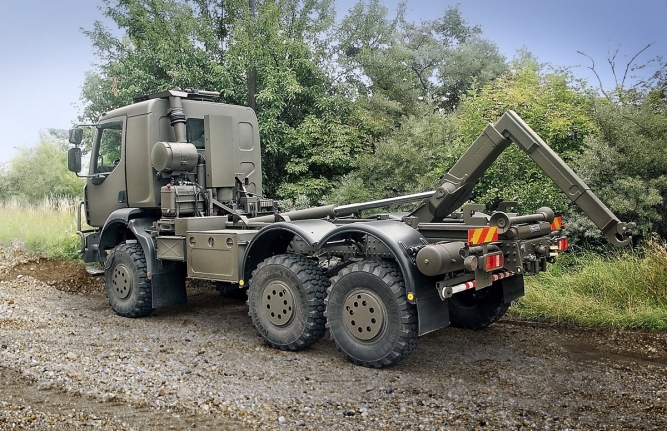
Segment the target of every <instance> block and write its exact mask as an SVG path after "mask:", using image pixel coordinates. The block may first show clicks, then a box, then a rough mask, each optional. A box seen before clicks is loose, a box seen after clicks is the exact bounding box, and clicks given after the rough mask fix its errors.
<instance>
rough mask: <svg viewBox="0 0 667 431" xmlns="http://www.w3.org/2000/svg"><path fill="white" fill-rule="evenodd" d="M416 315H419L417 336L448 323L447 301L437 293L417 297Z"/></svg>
mask: <svg viewBox="0 0 667 431" xmlns="http://www.w3.org/2000/svg"><path fill="white" fill-rule="evenodd" d="M415 303H416V304H417V315H418V316H419V336H420V337H421V336H422V335H424V334H428V333H429V332H433V331H435V330H436V329H440V328H444V327H445V326H448V325H449V303H448V302H447V300H444V301H443V300H441V299H440V296H439V295H437V294H436V295H432V296H431V297H427V298H417V300H416V301H415Z"/></svg>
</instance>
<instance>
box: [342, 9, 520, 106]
mask: <svg viewBox="0 0 667 431" xmlns="http://www.w3.org/2000/svg"><path fill="white" fill-rule="evenodd" d="M336 55H337V58H338V62H339V65H340V68H341V70H342V71H343V72H342V75H343V77H344V79H345V81H346V82H348V83H349V84H350V85H352V86H353V88H354V90H355V91H356V92H357V93H358V94H360V95H371V96H372V97H373V98H375V97H378V98H380V100H389V101H393V102H395V103H397V104H398V108H399V112H400V113H402V114H406V115H414V114H416V113H418V112H419V106H420V105H421V104H423V103H424V102H430V103H433V104H434V106H436V107H440V108H447V109H450V110H451V109H453V108H455V107H456V106H457V105H458V103H459V99H460V97H461V95H462V94H464V93H465V91H466V90H467V89H468V88H469V87H470V86H471V85H472V84H473V82H477V84H478V85H484V84H486V83H487V82H489V81H491V80H492V79H494V78H495V77H497V76H499V75H500V74H501V73H503V72H504V71H505V70H507V66H506V64H505V58H504V57H503V56H502V55H501V54H500V53H499V52H498V48H497V46H496V45H495V44H493V43H492V42H490V41H489V40H486V39H484V38H482V36H481V29H480V28H479V27H477V26H471V25H469V24H468V23H467V22H466V21H465V20H464V19H463V17H462V16H461V13H460V11H459V10H458V8H456V7H449V8H447V9H445V11H444V13H443V14H442V15H441V16H439V17H437V18H436V19H434V20H425V21H422V22H420V23H413V22H409V21H407V20H406V19H405V3H401V4H400V5H399V8H398V12H397V14H396V16H395V17H389V13H388V10H387V8H386V7H385V6H383V5H382V3H381V2H380V1H379V0H370V1H368V2H365V1H359V2H358V3H357V4H356V5H355V6H354V7H353V8H352V10H351V11H350V13H349V14H348V15H347V16H346V17H345V18H344V19H343V20H342V22H341V24H340V26H339V28H338V31H337V45H336Z"/></svg>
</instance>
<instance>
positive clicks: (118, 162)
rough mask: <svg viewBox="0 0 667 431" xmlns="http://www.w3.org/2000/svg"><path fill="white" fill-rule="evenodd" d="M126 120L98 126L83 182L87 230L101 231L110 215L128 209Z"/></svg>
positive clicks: (110, 121)
mask: <svg viewBox="0 0 667 431" xmlns="http://www.w3.org/2000/svg"><path fill="white" fill-rule="evenodd" d="M126 122H127V120H126V117H124V116H123V117H116V118H113V119H108V120H105V121H103V122H101V123H100V124H99V125H98V126H97V136H96V138H95V143H94V144H93V150H92V152H91V155H90V167H89V174H90V175H91V177H90V178H88V181H87V182H86V188H85V201H86V216H87V219H88V224H89V225H90V226H95V227H101V226H103V225H104V222H105V221H106V220H107V218H108V217H109V214H111V213H112V212H114V211H115V210H117V209H120V208H127V187H126V179H125V130H126Z"/></svg>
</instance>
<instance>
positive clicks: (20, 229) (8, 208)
mask: <svg viewBox="0 0 667 431" xmlns="http://www.w3.org/2000/svg"><path fill="white" fill-rule="evenodd" d="M76 202H77V201H75V200H74V199H72V198H70V197H45V198H43V199H42V200H41V201H40V202H36V203H32V204H30V203H26V202H22V201H20V200H18V199H17V198H10V199H8V200H6V201H4V202H1V203H0V243H2V244H4V245H9V244H12V243H13V242H18V243H19V244H23V245H25V248H26V249H27V250H29V251H31V252H36V253H42V254H44V255H46V256H48V257H52V258H67V259H79V258H80V257H79V250H80V249H81V241H80V240H79V235H77V233H76V222H75V215H74V214H75V213H74V210H75V205H76Z"/></svg>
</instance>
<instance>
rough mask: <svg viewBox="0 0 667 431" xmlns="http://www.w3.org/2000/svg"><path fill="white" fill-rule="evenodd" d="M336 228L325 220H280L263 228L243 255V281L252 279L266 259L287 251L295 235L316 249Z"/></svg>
mask: <svg viewBox="0 0 667 431" xmlns="http://www.w3.org/2000/svg"><path fill="white" fill-rule="evenodd" d="M335 228H336V226H335V225H333V224H332V223H330V222H328V221H325V220H296V221H290V222H279V223H273V224H270V225H268V226H266V227H264V228H262V229H261V230H260V231H259V232H258V233H257V235H255V236H254V237H253V239H252V240H251V241H250V244H249V245H248V247H247V249H246V252H245V255H244V256H243V274H242V275H243V278H242V281H248V280H250V277H251V276H252V271H253V270H254V269H255V268H256V267H257V265H259V264H260V262H262V261H263V260H264V259H267V258H269V257H271V256H274V255H276V254H282V253H285V252H286V251H287V248H288V247H289V245H290V243H291V242H292V240H293V239H294V238H295V237H298V238H300V239H301V240H302V241H303V242H304V243H305V244H306V245H307V246H309V247H311V248H312V249H314V250H316V249H317V246H318V244H319V242H320V240H321V238H322V237H324V236H325V235H326V234H327V233H329V232H331V231H332V230H333V229H335Z"/></svg>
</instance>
